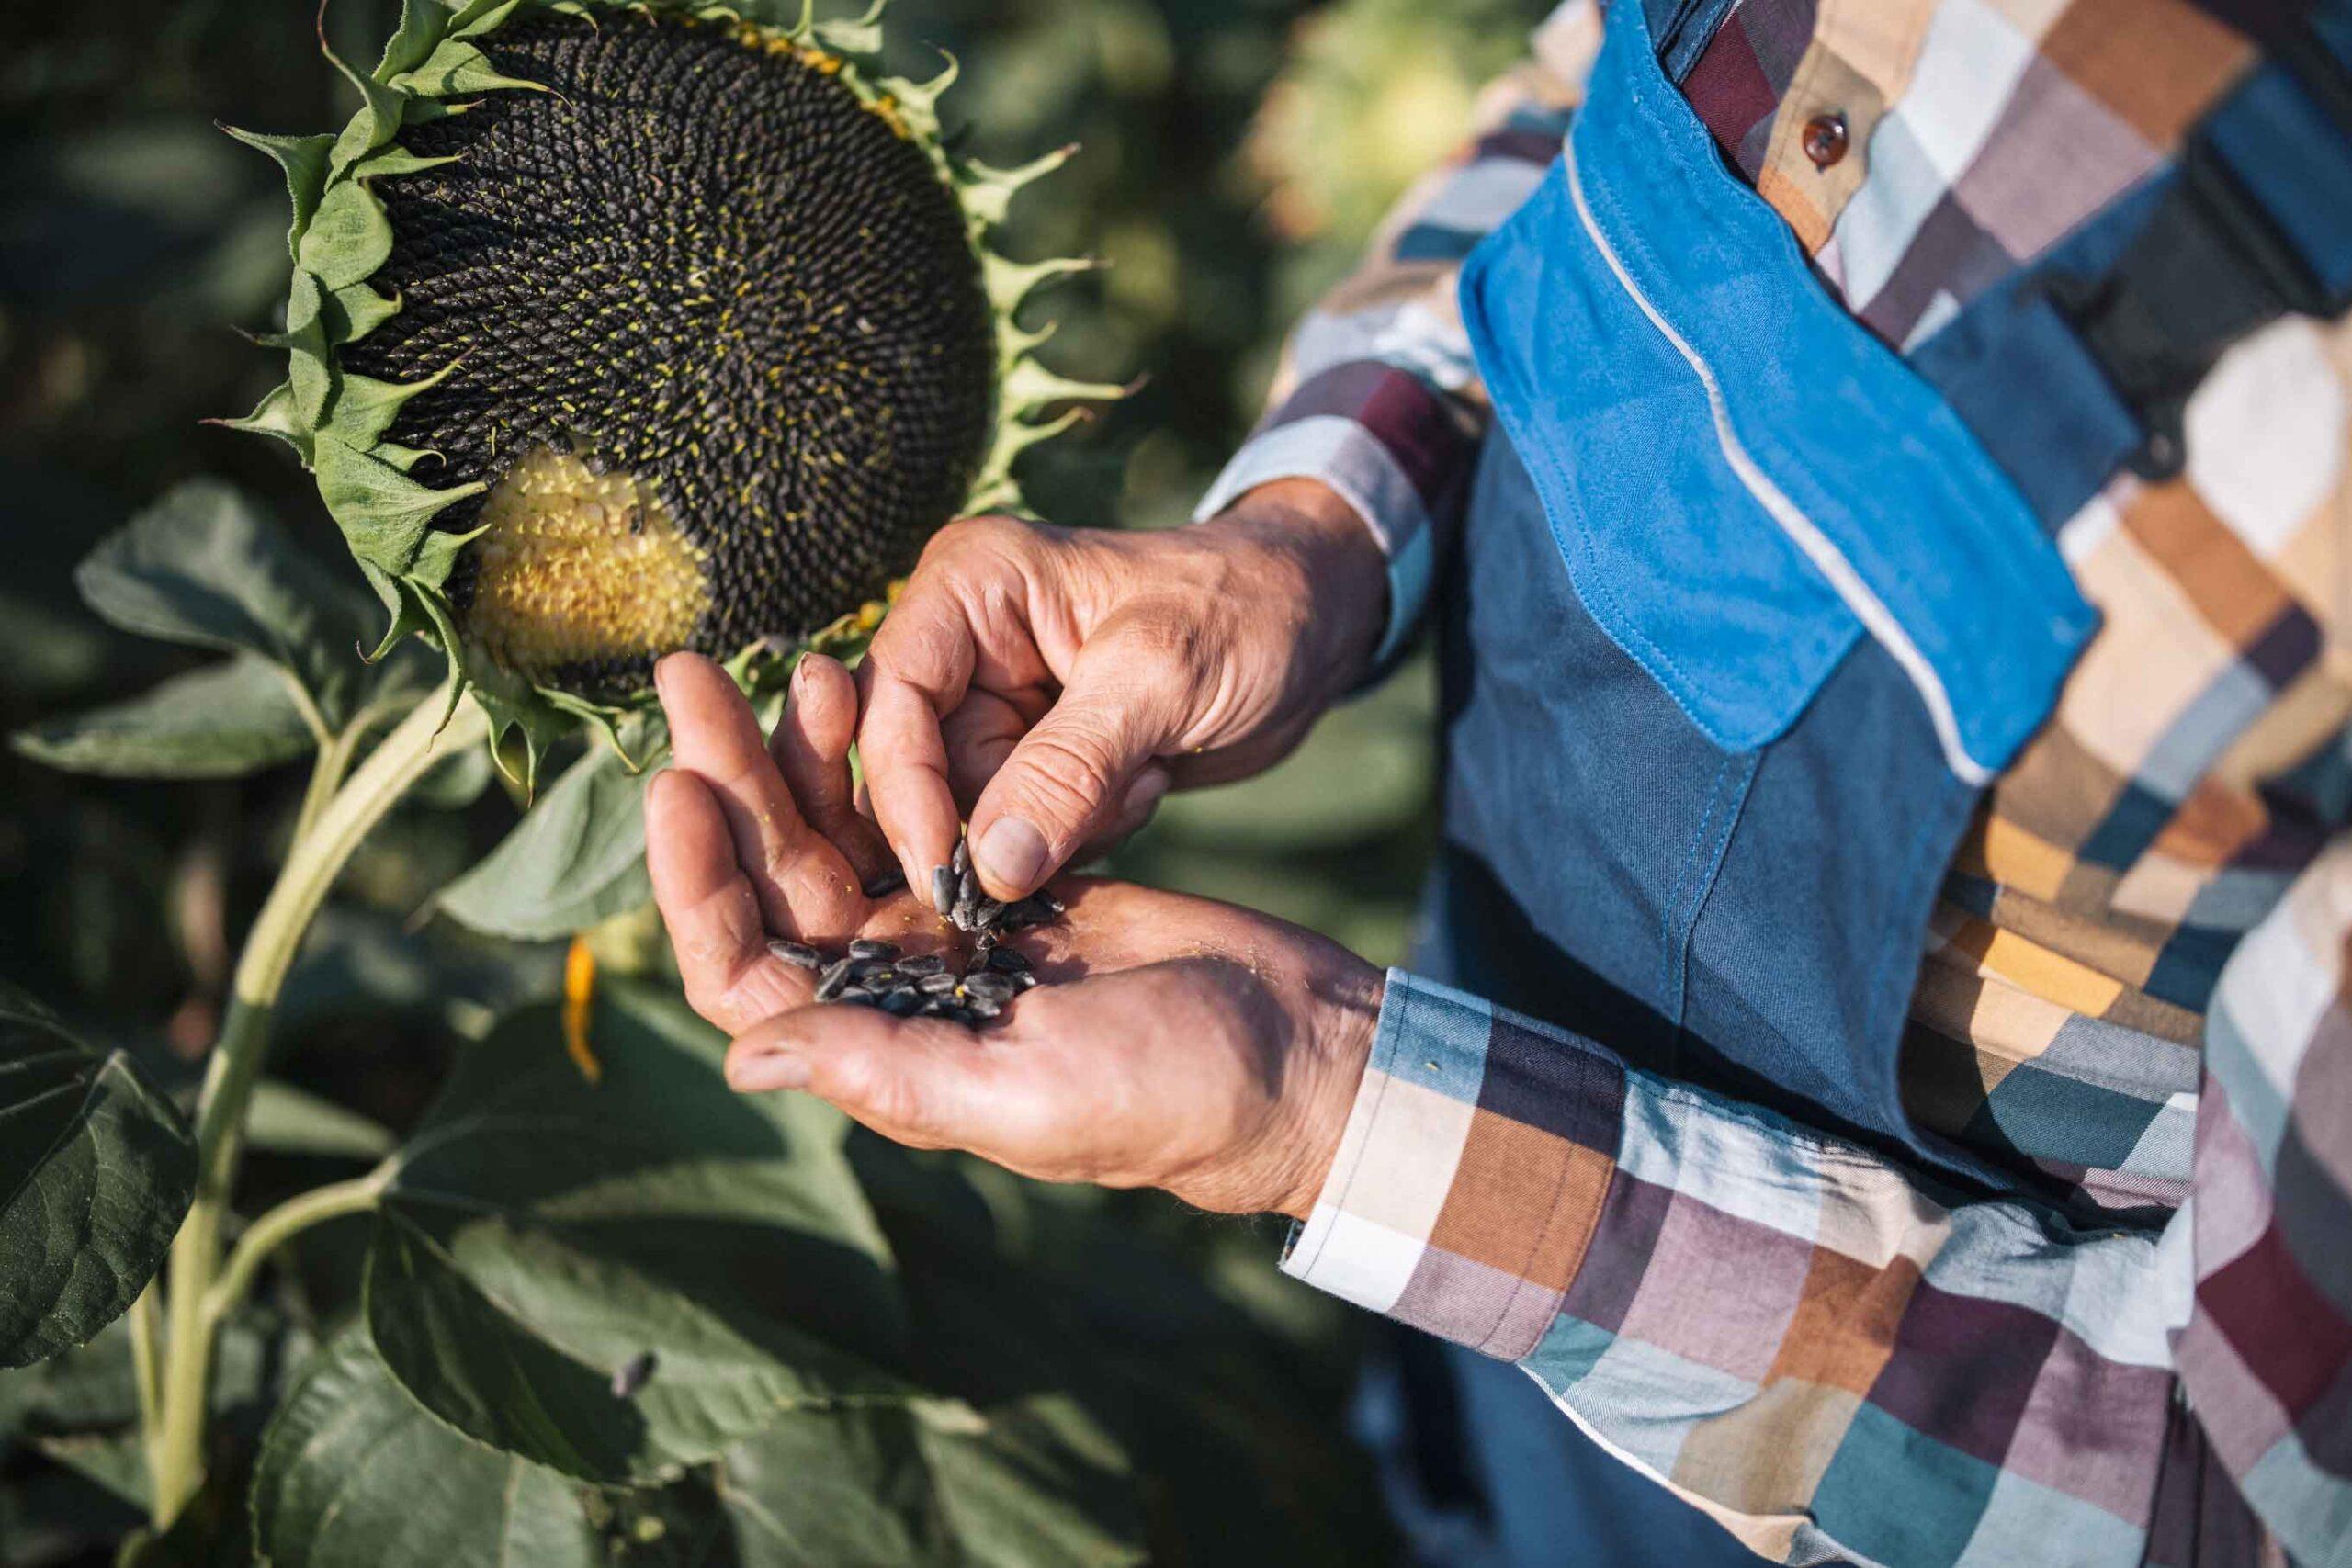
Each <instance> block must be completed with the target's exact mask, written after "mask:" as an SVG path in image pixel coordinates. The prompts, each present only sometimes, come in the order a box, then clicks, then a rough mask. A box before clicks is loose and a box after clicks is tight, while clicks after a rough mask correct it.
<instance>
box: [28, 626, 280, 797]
mask: <svg viewBox="0 0 2352 1568" xmlns="http://www.w3.org/2000/svg"><path fill="white" fill-rule="evenodd" d="M287 680H288V677H287V674H286V671H283V670H281V669H280V668H278V667H277V665H274V664H272V663H270V662H269V661H268V660H264V659H260V658H257V657H255V656H254V655H252V654H243V655H240V656H239V657H237V658H235V659H232V660H228V661H227V662H225V663H221V664H216V665H213V666H211V667H209V668H208V669H203V670H198V671H191V672H190V673H188V674H186V675H175V676H173V677H172V678H171V679H170V680H167V681H164V682H162V683H161V684H159V685H157V686H155V687H153V689H151V690H149V691H147V692H145V693H142V694H140V695H138V696H136V697H132V698H130V699H129V700H128V701H125V702H119V703H111V704H108V705H107V706H105V707H97V708H90V709H87V710H86V711H85V712H82V713H76V714H67V715H64V716H61V717H57V718H51V719H46V720H44V721H42V722H41V723H40V724H36V725H33V726H31V727H29V728H25V729H20V730H18V731H17V733H16V734H15V735H14V736H12V737H10V743H11V744H12V745H14V746H15V747H16V749H17V750H18V751H19V752H21V753H22V754H24V755H25V756H28V757H30V758H31V759H33V760H34V761H37V762H41V763H45V764H46V765H48V766H50V767H52V768H60V769H62V770H64V771H65V772H67V773H96V774H99V775H102V776H105V777H109V778H130V779H232V778H243V777H244V776H245V775H246V774H248V773H259V772H261V771H262V770H263V769H265V768H274V767H276V766H277V765H278V764H279V763H281V762H290V761H293V760H294V759H295V758H297V757H300V756H303V755H305V754H307V753H308V752H309V751H310V750H311V749H312V748H313V747H314V746H316V745H317V743H318V742H317V738H316V737H315V736H314V735H313V734H312V733H311V723H310V720H309V719H308V718H307V717H305V716H304V715H303V712H302V709H301V705H300V704H299V703H298V702H297V701H296V700H295V696H294V693H293V690H292V688H291V687H290V686H288V683H287Z"/></svg>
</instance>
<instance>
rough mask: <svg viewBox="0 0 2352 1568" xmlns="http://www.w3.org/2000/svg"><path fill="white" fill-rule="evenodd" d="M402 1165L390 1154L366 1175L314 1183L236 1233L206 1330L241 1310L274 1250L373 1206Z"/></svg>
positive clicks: (210, 1294) (208, 1301) (212, 1294)
mask: <svg viewBox="0 0 2352 1568" xmlns="http://www.w3.org/2000/svg"><path fill="white" fill-rule="evenodd" d="M398 1168H399V1167H398V1166H397V1165H396V1164H394V1163H393V1162H392V1161H390V1160H387V1161H386V1162H385V1163H383V1164H382V1165H379V1166H378V1167H377V1168H375V1169H374V1170H371V1171H369V1172H368V1174H367V1175H365V1176H357V1177H354V1178H352V1179H350V1180H348V1181H330V1182H328V1183H327V1184H326V1185H325V1186H324V1187H313V1188H311V1190H309V1191H308V1192H302V1193H298V1194H296V1195H295V1196H294V1197H291V1198H288V1200H286V1201H285V1202H283V1203H280V1204H278V1205H277V1207H276V1208H274V1209H272V1210H270V1211H268V1212H267V1213H264V1214H262V1215H260V1216H258V1217H257V1218H256V1219H255V1220H254V1223H253V1224H249V1225H247V1226H246V1227H245V1229H244V1233H243V1235H240V1236H238V1237H237V1245H236V1246H234V1247H231V1248H230V1249H229V1261H228V1262H227V1263H226V1264H224V1265H223V1266H222V1267H221V1269H220V1278H218V1279H216V1280H213V1281H212V1288H211V1289H210V1290H209V1291H207V1292H205V1295H204V1326H205V1332H206V1333H207V1334H211V1335H217V1334H218V1333H219V1332H220V1324H221V1322H222V1320H223V1319H225V1318H226V1317H227V1316H228V1315H229V1314H231V1313H232V1312H234V1311H235V1310H236V1308H237V1303H239V1302H241V1301H243V1299H244V1297H245V1292H247V1291H249V1290H251V1289H252V1288H253V1282H254V1275H256V1274H258V1273H260V1272H261V1266H262V1265H263V1264H264V1263H266V1262H267V1261H269V1257H270V1254H272V1253H274V1252H276V1251H277V1249H278V1248H279V1247H283V1246H285V1245H286V1244H287V1243H288V1242H289V1241H291V1240H293V1239H294V1237H296V1236H297V1235H300V1234H301V1233H302V1232H304V1231H306V1230H309V1229H310V1228H311V1226H312V1225H315V1224H323V1223H325V1222H326V1221H328V1220H333V1219H340V1218H341V1217H342V1216H344V1215H345V1214H358V1213H366V1212H367V1211H368V1210H369V1209H372V1208H374V1207H375V1206H376V1201H377V1200H378V1199H379V1198H380V1197H382V1196H383V1192H384V1189H385V1187H386V1186H387V1185H389V1184H390V1181H391V1179H392V1176H393V1173H394V1172H395V1171H396V1170H397V1169H398Z"/></svg>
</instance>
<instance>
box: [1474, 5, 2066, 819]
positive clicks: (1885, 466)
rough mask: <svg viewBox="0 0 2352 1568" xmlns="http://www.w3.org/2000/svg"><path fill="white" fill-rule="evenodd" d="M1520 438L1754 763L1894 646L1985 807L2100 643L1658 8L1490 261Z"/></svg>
mask: <svg viewBox="0 0 2352 1568" xmlns="http://www.w3.org/2000/svg"><path fill="white" fill-rule="evenodd" d="M1461 298H1462V306H1463V313H1464V320H1465V322H1466V324H1467V326H1468V328H1469V331H1470V337H1471V343H1472V345H1473V347H1474V349H1475V350H1476V355H1477V359H1478V367H1479V370H1480V372H1481V375H1482V377H1483V378H1484V380H1485V383H1486V385H1487V389H1488V392H1489V394H1490V395H1491V397H1492V399H1493V401H1494V405H1495V411H1496V414H1497V416H1498V423H1500V425H1501V426H1502V428H1503V430H1504V431H1505V433H1506V434H1508V435H1509V436H1510V440H1511V442H1512V443H1513V444H1514V445H1515V446H1518V447H1519V449H1520V452H1521V456H1522V457H1523V458H1524V460H1525V461H1526V463H1527V466H1528V468H1529V470H1530V471H1531V473H1532V475H1533V476H1534V479H1535V483H1536V488H1537V489H1538V491H1540V492H1541V493H1542V495H1543V498H1544V511H1545V514H1546V517H1547V519H1548V521H1549V525H1550V527H1551V529H1552V531H1553V533H1554V535H1555V537H1556V538H1557V540H1558V544H1559V547H1560V549H1561V551H1562V553H1563V554H1564V555H1565V556H1566V558H1567V560H1568V562H1569V565H1570V569H1571V572H1572V575H1573V577H1574V580H1575V582H1576V586H1577V592H1578V594H1579V596H1580V597H1581V599H1582V601H1583V603H1584V605H1585V608H1586V609H1587V611H1588V612H1589V614H1590V615H1592V616H1593V617H1594V618H1595V619H1596V620H1597V621H1598V622H1600V625H1601V626H1603V627H1604V628H1605V629H1606V630H1607V632H1608V633H1609V635H1610V637H1611V638H1612V639H1613V640H1614V641H1616V642H1617V644H1618V645H1619V647H1620V648H1622V649H1623V650H1624V651H1625V653H1626V654H1627V655H1628V656H1629V657H1631V658H1633V659H1634V660H1635V661H1637V662H1638V663H1640V664H1641V665H1642V666H1643V667H1644V668H1645V670H1647V671H1649V672H1650V673H1651V675H1652V676H1653V677H1654V678H1655V679H1656V680H1657V682H1658V683H1659V684H1660V685H1661V686H1663V687H1664V688H1665V689H1666V690H1667V691H1668V692H1669V693H1671V694H1673V696H1674V698H1675V700H1676V701H1677V703H1679V705H1681V707H1682V708H1683V711H1684V712H1685V713H1686V714H1687V715H1688V716H1689V718H1690V720H1691V723H1692V724H1694V725H1696V726H1697V727H1698V728H1699V729H1700V730H1701V731H1702V733H1703V734H1704V735H1705V736H1706V737H1707V738H1708V739H1710V740H1712V741H1713V742H1714V743H1715V744H1716V745H1717V746H1719V747H1720V748H1722V749H1723V750H1727V751H1737V750H1748V749H1752V748H1755V747H1758V746H1762V745H1765V744H1767V743H1769V742H1770V741H1771V740H1772V739H1775V738H1776V737H1778V736H1779V735H1780V734H1781V732H1782V731H1783V730H1784V729H1785V728H1787V727H1788V725H1789V724H1790V723H1791V722H1792V720H1793V719H1794V718H1795V717H1796V715H1797V713H1798V712H1799V711H1801V710H1802V709H1803V708H1804V705H1805V704H1806V703H1807V702H1808V701H1809V700H1810V699H1811V698H1812V696H1813V694H1814V693H1815V691H1816V690H1817V689H1818V688H1819V687H1820V685H1821V683H1822V682H1823V681H1824V680H1825V679H1826V676H1827V674H1828V671H1829V670H1830V669H1831V667H1832V666H1834V665H1836V664H1837V663H1838V660H1840V659H1841V658H1843V656H1844V655H1845V653H1846V651H1847V649H1849V647H1851V646H1852V645H1853V644H1854V642H1855V640H1856V639H1857V637H1860V636H1861V635H1863V634H1864V633H1868V635H1870V636H1871V637H1873V638H1874V639H1875V640H1877V641H1878V642H1879V643H1880V644H1881V645H1882V646H1883V649H1885V651H1886V652H1887V653H1889V654H1890V655H1891V656H1892V657H1894V659H1895V660H1896V661H1897V663H1898V666H1900V667H1902V668H1904V669H1905V671H1906V672H1907V674H1908V676H1909V678H1910V679H1911V681H1912V682H1913V683H1914V684H1915V685H1916V686H1917V687H1918V688H1919V690H1920V692H1921V700H1922V701H1923V702H1925V703H1926V704H1928V708H1929V711H1930V716H1931V718H1937V717H1939V715H1938V712H1937V710H1938V709H1939V707H1940V708H1943V709H1946V710H1948V711H1947V712H1946V713H1944V714H1942V715H1941V716H1940V720H1939V731H1940V732H1941V741H1942V744H1943V745H1944V748H1945V750H1946V753H1947V755H1948V756H1949V757H1951V759H1952V761H1953V766H1954V769H1955V771H1956V772H1959V773H1962V775H1963V777H1967V778H1969V779H1970V780H1971V782H1975V783H1982V782H1984V781H1985V779H1986V778H1989V777H1990V776H1991V775H1992V774H1993V773H1996V772H1997V771H1998V770H1999V769H2000V768H2001V767H2002V766H2003V765H2005V764H2006V763H2007V761H2009V759H2010V758H2011V757H2012V756H2013V755H2014V754H2015V753H2016V751H2017V750H2018V747H2019V746H2020V745H2022V744H2023V742H2024V740H2025V739H2026V737H2027V736H2028V735H2030V733H2031V732H2032V731H2033V729H2034V728H2036V727H2037V726H2039V725H2040V723H2041V719H2042V717H2043V716H2045V715H2046V714H2047V713H2048V711H2049V709H2050V705H2051V704H2052V701H2053V700H2054V698H2055V695H2056V693H2057V689H2058V685H2059V683H2060V682H2062V681H2063V680H2064V677H2065V674H2066V671H2068V670H2069V669H2071V668H2072V666H2073V663H2074V660H2075V655H2076V654H2077V653H2078V652H2079V651H2080V650H2081V648H2082V646H2083V644H2084V642H2085V641H2086V640H2087V638H2088V637H2089V636H2090V633H2091V631H2092V630H2093V629H2094V627H2095V626H2096V624H2097V617H2096V615H2095V614H2094V613H2093V612H2092V610H2091V609H2090V607H2089V606H2088V605H2087V604H2085V603H2084V601H2083V599H2082V596H2081V595H2080V594H2079V593H2078V592H2076V591H2075V584H2074V580H2073V578H2072V577H2071V576H2070V575H2069V574H2068V572H2067V570H2066V569H2065V565H2064V562H2063V561H2062V560H2061V559H2060V558H2059V557H2058V554H2057V551H2056V550H2055V548H2054V547H2052V545H2051V544H2050V542H2049V540H2048V538H2047V537H2046V536H2045V535H2044V534H2043V531H2042V529H2041V525H2040V523H2039V521H2038V520H2037V518H2036V516H2035V514H2034V512H2033V510H2032V509H2031V508H2030V506H2029V505H2028V504H2027V502H2026V501H2025V499H2024V498H2023V497H2022V496H2021V495H2020V494H2019V493H2018V490H2017V487H2016V486H2015V485H2014V484H2012V483H2011V482H2010V480H2009V479H2008V477H2007V475H2005V474H2004V473H2003V472H2002V471H2001V470H2000V468H1997V467H1996V465H1995V464H1994V463H1993V462H1992V460H1991V459H1990V458H1989V457H1987V456H1986V455H1985V450H1984V448H1983V446H1981V445H1980V444H1979V443H1978V441H1977V440H1976V438H1975V436H1974V435H1973V434H1972V433H1971V432H1970V430H1969V428H1968V427H1967V426H1966V425H1965V424H1964V423H1962V421H1961V419H1960V418H1959V416H1958V415H1957V414H1956V413H1954V412H1953V411H1952V409H1951V407H1950V405H1949V404H1947V403H1946V401H1945V400H1944V399H1943V398H1942V397H1941V396H1940V395H1939V393H1938V392H1937V391H1936V389H1934V388H1932V387H1930V386H1929V385H1928V384H1927V383H1926V382H1925V381H1923V380H1921V379H1920V378H1918V377H1917V375H1915V374H1914V373H1913V372H1912V371H1911V370H1910V369H1909V368H1908V367H1905V365H1904V364H1903V362H1902V360H1901V359H1900V358H1898V357H1897V356H1896V355H1894V353H1892V352H1891V351H1890V350H1888V349H1887V348H1886V347H1885V345H1883V344H1881V343H1879V342H1878V341H1877V340H1876V339H1875V338H1873V337H1871V335H1870V333H1868V332H1866V331H1865V330H1863V329H1862V328H1861V327H1860V325H1858V324H1857V323H1856V322H1855V321H1853V319H1852V318H1851V317H1849V315H1847V314H1846V312H1845V311H1844V310H1842V309H1841V308H1840V307H1839V306H1838V304H1837V302H1836V301H1835V300H1833V299H1831V298H1830V297H1829V296H1828V295H1827V293H1826V291H1825V290H1824V289H1823V288H1821V286H1820V284H1819V282H1818V281H1817V280H1816V279H1815V277H1814V276H1812V274H1811V272H1810V271H1809V270H1808V269H1807V266H1806V264H1805V261H1804V256H1803V254H1801V253H1800V251H1799V250H1798V248H1797V245H1796V243H1795V241H1794V239H1793V237H1792V235H1791V234H1790V232H1789V230H1788V226H1787V224H1786V222H1785V221H1784V220H1782V219H1781V217H1780V215H1779V214H1778V213H1776V212H1775V211H1773V210H1772V209H1771V208H1770V206H1768V205H1767V204H1766V203H1765V202H1764V201H1763V200H1762V198H1761V197H1758V196H1757V195H1756V194H1755V193H1754V192H1753V191H1752V190H1750V189H1748V188H1747V186H1744V185H1742V184H1741V183H1740V182H1739V181H1738V180H1737V179H1736V178H1735V177H1734V176H1733V175H1731V174H1730V173H1729V172H1728V171H1726V170H1725V168H1724V164H1723V162H1722V160H1721V158H1720V157H1719V156H1718V154H1717V152H1716V151H1715V148H1714V144H1713V141H1711V140H1710V139H1709V137H1708V134H1707V131H1706V130H1705V128H1704V127H1703V126H1702V124H1701V123H1700V121H1699V119H1698V118H1697V116H1696V115H1695V114H1693V113H1692V112H1691V107H1690V106H1689V104H1688V103H1687V102H1686V101H1685V100H1684V99H1683V98H1682V96H1681V95H1680V94H1679V93H1678V92H1676V91H1675V90H1674V88H1673V86H1672V85H1671V84H1670V83H1669V82H1668V79H1667V77H1666V76H1665V74H1664V73H1662V71H1661V70H1660V68H1659V65H1658V62H1657V58H1656V53H1655V50H1654V46H1653V44H1652V42H1651V39H1650V35H1649V31H1648V20H1647V17H1646V16H1645V11H1644V8H1643V7H1642V6H1611V8H1610V13H1609V28H1608V37H1607V40H1606V42H1605V43H1604V45H1603V47H1602V50H1601V52H1600V59H1599V60H1598V62H1596V63H1595V65H1594V68H1593V77H1592V83H1591V88H1590V91H1589V96H1588V97H1587V99H1586V101H1585V104H1584V106H1583V107H1582V108H1581V109H1580V110H1579V111H1578V113H1577V118H1576V121H1575V124H1574V127H1573V129H1572V130H1571V131H1570V133H1569V137H1568V148H1567V152H1566V155H1565V156H1564V158H1563V160H1562V161H1561V163H1560V164H1555V166H1554V168H1553V170H1552V172H1551V173H1550V174H1549V175H1547V176H1546V178H1545V180H1544V185H1543V186H1541V187H1540V188H1539V189H1538V191H1537V193H1536V194H1535V196H1533V197H1531V198H1530V199H1529V201H1528V202H1527V203H1526V205H1525V206H1523V207H1522V208H1521V209H1520V210H1519V212H1518V213H1517V214H1516V215H1515V216H1514V217H1513V218H1512V219H1511V220H1510V221H1509V222H1508V223H1506V224H1504V225H1503V226H1502V227H1501V228H1499V229H1498V230H1497V231H1495V232H1494V233H1493V234H1491V235H1489V236H1488V238H1487V240H1486V241H1485V242H1484V243H1482V244H1480V246H1479V247H1478V249H1477V250H1476V252H1475V253H1473V254H1472V256H1471V258H1470V261H1469V262H1468V264H1467V265H1466V266H1465V267H1464V276H1463V283H1462V294H1461Z"/></svg>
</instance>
